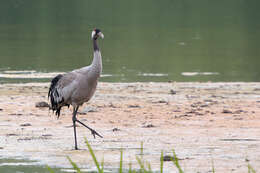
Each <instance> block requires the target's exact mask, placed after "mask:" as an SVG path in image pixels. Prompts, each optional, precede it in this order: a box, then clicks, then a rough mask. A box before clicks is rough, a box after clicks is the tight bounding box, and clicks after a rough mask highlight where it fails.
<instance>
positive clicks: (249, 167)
mask: <svg viewBox="0 0 260 173" xmlns="http://www.w3.org/2000/svg"><path fill="white" fill-rule="evenodd" d="M248 172H249V173H251V172H252V173H256V171H255V170H254V169H253V167H252V166H251V165H250V164H249V163H248Z"/></svg>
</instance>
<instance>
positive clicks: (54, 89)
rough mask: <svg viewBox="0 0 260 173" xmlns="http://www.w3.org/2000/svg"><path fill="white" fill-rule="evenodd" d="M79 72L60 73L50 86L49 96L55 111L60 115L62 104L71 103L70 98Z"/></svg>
mask: <svg viewBox="0 0 260 173" xmlns="http://www.w3.org/2000/svg"><path fill="white" fill-rule="evenodd" d="M76 78H77V73H75V72H70V73H67V74H60V75H57V76H56V77H54V78H53V79H52V81H51V85H50V88H49V93H48V98H50V101H51V107H50V109H52V110H53V111H56V115H57V116H58V117H59V115H60V109H61V107H62V106H65V105H69V103H67V100H68V98H69V97H70V95H71V94H72V92H73V90H74V87H75V84H76Z"/></svg>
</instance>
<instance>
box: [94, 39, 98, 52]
mask: <svg viewBox="0 0 260 173" xmlns="http://www.w3.org/2000/svg"><path fill="white" fill-rule="evenodd" d="M93 48H94V51H99V48H98V44H97V38H93Z"/></svg>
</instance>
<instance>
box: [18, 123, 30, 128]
mask: <svg viewBox="0 0 260 173" xmlns="http://www.w3.org/2000/svg"><path fill="white" fill-rule="evenodd" d="M20 126H22V127H27V126H32V125H31V124H30V123H24V124H20Z"/></svg>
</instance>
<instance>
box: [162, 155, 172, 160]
mask: <svg viewBox="0 0 260 173" xmlns="http://www.w3.org/2000/svg"><path fill="white" fill-rule="evenodd" d="M172 160H173V157H172V156H163V161H172Z"/></svg>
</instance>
